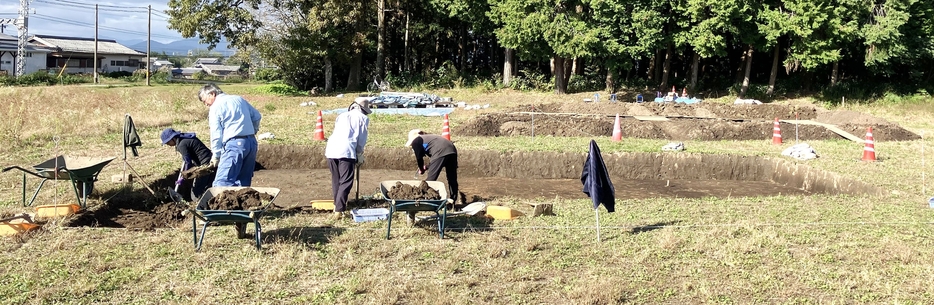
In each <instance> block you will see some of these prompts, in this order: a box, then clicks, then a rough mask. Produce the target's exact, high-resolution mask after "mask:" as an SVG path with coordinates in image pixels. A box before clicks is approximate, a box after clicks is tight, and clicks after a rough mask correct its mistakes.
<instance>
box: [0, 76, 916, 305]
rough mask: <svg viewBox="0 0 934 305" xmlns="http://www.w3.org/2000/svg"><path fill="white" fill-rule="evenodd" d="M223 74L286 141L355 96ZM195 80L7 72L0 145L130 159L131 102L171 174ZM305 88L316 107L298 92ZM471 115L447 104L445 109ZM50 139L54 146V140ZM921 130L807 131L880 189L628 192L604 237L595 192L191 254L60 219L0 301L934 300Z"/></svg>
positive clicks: (150, 238) (12, 152) (283, 232)
mask: <svg viewBox="0 0 934 305" xmlns="http://www.w3.org/2000/svg"><path fill="white" fill-rule="evenodd" d="M223 89H225V90H226V91H228V92H230V93H234V94H244V95H245V96H246V97H247V98H248V99H249V100H250V101H251V102H252V103H253V104H254V106H256V107H257V108H258V109H260V111H261V112H262V113H263V114H264V120H263V127H262V128H263V131H269V132H273V133H275V134H276V139H275V140H273V142H275V143H283V144H302V145H321V144H320V143H314V142H311V141H309V139H310V138H311V136H312V134H311V132H312V130H313V128H314V119H315V117H314V115H308V114H307V112H309V111H315V110H317V109H319V108H320V109H332V108H338V107H345V106H346V104H347V103H349V99H348V98H343V99H339V98H334V97H313V98H309V97H273V96H257V95H252V94H249V90H248V89H249V87H248V86H245V85H244V86H224V87H223ZM196 90H197V87H195V86H177V87H151V88H145V87H125V88H84V87H52V88H16V89H9V88H0V96H2V97H3V99H4V100H3V101H2V103H0V105H3V106H2V111H3V112H2V115H3V117H2V119H3V121H4V122H12V123H11V124H5V126H4V127H3V128H4V129H3V130H2V131H3V133H2V136H3V137H4V138H3V143H18V144H17V146H6V147H3V148H0V153H2V158H0V160H2V162H4V163H5V164H21V165H30V164H32V163H36V161H40V160H44V158H48V157H49V156H51V155H52V154H53V152H55V151H57V152H61V153H69V154H81V155H88V156H104V155H111V156H122V155H121V154H122V149H120V137H119V132H120V130H121V128H122V121H123V114H124V113H130V114H131V115H133V117H134V119H135V120H136V124H137V126H139V127H140V133H141V136H142V137H143V141H144V144H145V146H144V147H143V152H142V155H141V156H140V157H139V158H135V159H132V160H131V164H133V166H134V167H136V169H137V170H138V171H140V173H141V174H143V175H144V178H153V177H161V176H165V175H166V173H168V172H170V171H171V170H173V169H175V167H176V166H177V157H176V156H174V155H173V152H172V151H171V150H170V149H168V148H165V147H158V142H157V141H158V132H159V130H161V128H163V127H165V126H168V125H170V124H171V125H172V126H174V127H176V128H179V129H184V130H190V131H195V132H198V133H200V134H203V133H205V132H207V127H206V125H207V124H206V122H205V121H204V120H203V117H204V116H205V115H206V109H205V108H204V106H202V105H201V104H199V103H198V102H197V101H196V99H195V98H194V95H195V92H196ZM440 94H442V95H446V96H454V97H455V98H456V99H458V100H466V101H468V103H481V104H485V103H490V104H493V105H494V107H493V108H494V109H491V110H487V111H496V110H499V109H502V108H503V107H507V106H512V105H518V104H527V103H530V102H539V101H541V102H549V101H561V100H572V99H575V100H576V99H579V98H582V97H584V96H590V95H591V94H580V95H579V96H572V97H555V96H553V95H550V94H524V93H518V92H500V93H477V92H473V91H467V90H459V91H449V92H442V93H440ZM8 100H9V102H8ZM308 100H313V101H315V102H317V103H318V104H319V106H318V107H300V106H299V103H301V102H304V101H308ZM856 107H859V108H856ZM854 108H855V109H854ZM851 109H853V110H858V111H865V112H869V113H873V114H876V115H879V116H882V117H885V118H887V119H889V120H892V121H895V122H897V123H899V124H902V125H903V126H905V127H906V128H908V129H909V130H911V131H914V132H919V133H920V132H922V131H924V132H925V134H930V132H931V131H932V125H931V123H930V122H932V119H934V109H931V108H930V107H929V106H925V105H913V104H912V105H903V106H898V105H891V106H889V105H886V106H865V105H854V106H851ZM468 117H469V114H468V115H460V114H459V115H456V116H452V126H457V125H458V124H461V123H463V122H465V121H466V120H467V119H468ZM328 118H332V117H328ZM372 120H373V122H372V123H371V128H372V129H371V133H372V136H371V138H372V139H371V142H370V145H371V146H370V147H371V148H370V149H376V148H377V147H380V146H398V145H400V144H399V143H402V141H403V140H404V134H405V132H406V131H407V130H408V129H410V128H416V127H417V128H425V129H428V128H431V126H438V129H439V130H440V122H439V120H437V119H436V118H400V117H392V116H374V117H373V118H372ZM17 122H19V123H18V124H17ZM43 122H44V123H43ZM327 122H328V120H327V118H326V120H325V130H330V128H331V126H329V125H328V123H327ZM454 130H455V136H456V127H455V129H454ZM55 137H59V139H60V141H59V143H58V145H55V143H53V141H51V140H52V139H53V138H55ZM456 140H457V141H458V144H459V146H460V147H464V148H472V149H504V150H541V151H583V149H584V148H583V147H586V143H587V141H588V140H589V138H584V137H581V138H552V137H541V138H535V139H525V138H510V137H503V138H492V139H491V138H469V137H461V138H457V139H456ZM599 141H601V142H600V144H601V148H602V149H603V150H604V152H605V153H612V152H614V151H648V150H652V151H654V150H657V147H660V146H661V145H663V144H664V141H654V140H635V139H626V140H625V141H623V142H622V143H613V142H609V141H608V140H607V139H599ZM921 143H922V141H912V142H901V143H877V144H876V149H877V150H878V151H879V156H880V157H883V158H884V161H883V162H879V163H860V162H857V161H856V159H858V158H859V156H861V151H862V146H861V145H858V144H855V143H852V142H844V141H818V142H814V143H810V144H811V145H813V146H815V147H816V148H817V149H818V151H819V152H820V153H821V158H820V159H817V160H814V161H811V162H809V163H808V164H810V165H812V166H814V167H817V168H821V169H825V170H829V171H834V172H838V173H840V174H841V175H844V176H846V177H850V178H855V179H861V180H864V181H868V182H871V183H874V184H878V185H881V186H883V187H885V188H886V189H887V190H889V191H891V194H890V195H887V196H882V197H875V198H854V197H849V196H825V195H815V196H808V197H799V196H783V197H762V198H729V199H713V198H706V199H692V200H687V199H651V200H638V201H634V200H627V201H621V202H618V203H617V206H618V213H614V214H602V215H601V226H602V227H603V228H602V231H601V233H602V238H603V241H602V242H599V243H598V242H597V241H596V240H595V238H594V235H595V232H594V228H593V214H592V213H593V212H592V211H591V210H590V209H588V208H587V206H588V205H589V202H588V201H586V200H556V201H555V202H554V203H555V212H556V213H557V214H558V216H556V217H543V218H520V219H517V220H514V221H496V222H493V223H491V224H485V223H477V222H465V221H455V222H453V223H452V224H451V227H454V228H455V229H454V230H452V231H451V232H448V234H447V238H446V239H444V240H439V239H437V235H435V234H434V233H433V232H432V231H431V230H430V228H421V227H417V228H406V227H404V226H399V227H395V226H394V227H395V228H394V231H393V239H392V240H389V241H387V240H384V239H383V236H384V234H385V224H384V223H364V224H353V223H338V224H334V223H331V222H330V221H328V220H326V219H325V217H324V216H323V215H321V214H288V213H279V214H274V215H270V216H269V217H267V218H265V219H264V220H265V221H264V223H263V225H264V233H265V235H266V236H267V239H266V244H265V250H264V251H262V252H258V251H255V250H254V249H252V245H251V244H250V243H249V242H248V241H246V240H238V239H236V238H235V237H234V234H233V232H231V231H232V230H233V229H232V227H229V226H223V227H211V228H210V229H209V230H208V231H209V232H208V237H207V239H206V241H205V246H204V249H203V250H202V252H200V253H194V252H193V251H192V246H191V232H190V228H187V227H182V228H178V229H166V230H159V231H156V232H137V231H127V230H120V229H61V228H58V227H57V226H54V225H47V226H45V227H44V229H43V231H41V232H38V233H35V234H31V235H30V236H28V237H26V238H25V242H20V241H17V240H9V239H8V240H3V241H0V249H2V252H0V253H2V254H0V255H2V262H0V271H2V272H0V274H3V276H4V278H3V280H2V281H0V283H2V285H0V299H2V300H4V301H5V302H4V303H11V304H12V303H30V304H40V303H41V304H45V303H66V304H71V303H74V304H86V303H107V304H113V303H146V304H157V303H158V304H180V303H185V304H188V303H208V304H225V303H262V304H273V303H275V304H278V303H287V304H309V303H311V304H332V303H340V304H347V303H353V304H357V303H360V304H386V303H431V304H474V303H480V304H501V303H523V304H525V303H534V304H541V303H548V304H552V303H560V304H566V303H572V304H618V303H636V304H645V303H666V304H685V303H688V304H695V303H725V304H730V303H739V304H747V303H781V304H811V303H822V304H823V303H828V304H839V303H845V304H852V303H870V304H875V303H900V304H925V303H928V302H929V300H931V299H932V298H934V288H932V287H931V285H930V282H931V280H932V276H931V274H934V270H932V269H934V267H932V265H931V264H930V262H931V261H934V254H932V253H931V252H930V251H929V250H930V248H931V246H932V242H931V241H930V239H929V237H930V236H931V234H932V233H934V232H932V229H931V226H930V209H928V208H927V205H926V197H927V196H925V194H922V192H921V188H922V185H921V183H920V172H921V171H923V170H924V168H923V167H922V166H921V160H920V156H919V154H918V153H919V151H920V146H921ZM924 143H926V144H929V142H924ZM686 144H687V145H688V147H689V149H690V150H691V151H693V152H701V153H736V154H749V155H774V156H777V154H778V151H780V148H777V147H773V146H771V145H770V144H769V141H768V139H764V140H762V141H742V142H692V143H686ZM926 149H927V148H926ZM932 161H934V160H926V162H928V163H930V162H932ZM928 163H926V164H925V167H927V166H929V165H928ZM114 164H115V165H111V166H108V167H107V168H105V171H104V172H103V173H102V175H101V176H102V177H109V176H110V175H111V174H117V173H119V172H120V170H121V169H122V167H120V166H119V163H114ZM19 179H20V177H19V175H16V174H11V173H5V174H3V175H0V211H3V212H7V213H9V212H13V211H20V210H23V208H21V207H19V206H18V200H19V184H18V183H19ZM98 188H99V189H101V190H107V189H112V188H115V186H114V185H110V184H107V183H101V184H99V186H98ZM68 191H70V190H67V189H65V188H64V187H62V185H58V186H55V185H53V187H51V188H50V191H48V192H43V194H42V195H41V200H46V201H49V200H66V199H67V198H70V197H68V196H71V195H70V194H69V193H68ZM525 201H526V200H517V199H510V198H504V199H501V202H497V203H503V204H520V203H523V202H525ZM98 202H100V201H99V199H97V200H94V203H98ZM458 228H460V229H458Z"/></svg>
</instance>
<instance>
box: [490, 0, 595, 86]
mask: <svg viewBox="0 0 934 305" xmlns="http://www.w3.org/2000/svg"><path fill="white" fill-rule="evenodd" d="M490 6H491V9H490V14H489V17H490V19H491V20H493V22H494V23H495V24H497V25H498V26H499V28H498V29H497V30H496V31H495V33H496V37H497V38H499V41H500V44H502V45H503V46H504V47H506V48H511V49H515V50H517V52H518V54H519V57H520V58H522V59H528V60H535V59H540V58H542V57H545V56H547V57H550V58H551V60H552V62H553V65H554V69H553V72H552V75H553V76H554V78H555V93H557V94H564V93H566V92H567V81H568V79H567V76H566V73H565V69H566V68H567V67H566V64H565V61H566V60H567V59H569V58H588V57H591V56H593V55H594V54H595V53H594V50H595V49H596V47H595V45H596V44H597V43H598V42H599V38H598V37H599V29H598V28H597V27H595V26H593V24H592V23H590V22H589V17H588V16H590V14H591V13H590V8H589V7H587V6H586V4H585V3H583V2H581V1H545V0H531V1H526V0H491V1H490Z"/></svg>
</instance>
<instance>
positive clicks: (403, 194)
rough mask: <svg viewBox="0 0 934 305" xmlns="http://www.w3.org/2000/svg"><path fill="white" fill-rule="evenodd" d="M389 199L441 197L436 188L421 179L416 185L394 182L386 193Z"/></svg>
mask: <svg viewBox="0 0 934 305" xmlns="http://www.w3.org/2000/svg"><path fill="white" fill-rule="evenodd" d="M386 196H388V197H389V198H390V199H397V200H398V199H405V200H415V199H417V200H438V199H441V194H439V193H438V191H437V190H435V189H433V188H431V187H429V186H428V182H425V181H424V180H422V183H419V185H418V186H414V185H408V184H402V182H396V185H394V186H393V187H392V188H391V189H389V193H388V194H386Z"/></svg>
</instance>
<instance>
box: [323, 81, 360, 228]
mask: <svg viewBox="0 0 934 305" xmlns="http://www.w3.org/2000/svg"><path fill="white" fill-rule="evenodd" d="M371 112H372V110H370V107H369V101H367V100H366V99H358V100H355V101H354V102H353V103H351V104H350V107H348V108H347V112H344V113H341V114H340V115H338V116H337V119H335V120H334V131H333V132H331V136H330V137H329V138H328V143H327V145H326V146H325V148H324V157H325V158H327V162H328V170H330V172H331V195H332V196H333V198H334V214H333V215H334V216H333V219H334V220H341V219H345V218H351V215H350V214H349V213H348V211H347V197H348V196H350V189H351V188H352V187H353V179H354V168H355V167H358V166H361V165H363V163H364V162H365V161H364V160H365V159H364V157H363V151H364V147H366V140H367V134H368V132H367V130H368V128H369V126H370V119H369V117H368V115H369V114H370V113H371ZM359 187H360V186H359V185H358V186H357V188H359Z"/></svg>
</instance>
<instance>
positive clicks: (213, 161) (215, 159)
mask: <svg viewBox="0 0 934 305" xmlns="http://www.w3.org/2000/svg"><path fill="white" fill-rule="evenodd" d="M218 162H221V158H216V157H215V158H211V167H217V163H218Z"/></svg>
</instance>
